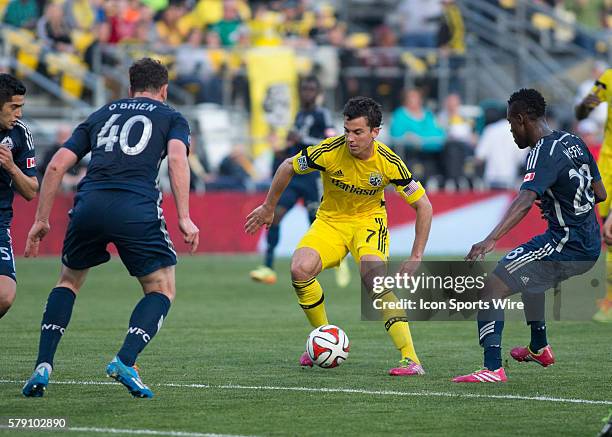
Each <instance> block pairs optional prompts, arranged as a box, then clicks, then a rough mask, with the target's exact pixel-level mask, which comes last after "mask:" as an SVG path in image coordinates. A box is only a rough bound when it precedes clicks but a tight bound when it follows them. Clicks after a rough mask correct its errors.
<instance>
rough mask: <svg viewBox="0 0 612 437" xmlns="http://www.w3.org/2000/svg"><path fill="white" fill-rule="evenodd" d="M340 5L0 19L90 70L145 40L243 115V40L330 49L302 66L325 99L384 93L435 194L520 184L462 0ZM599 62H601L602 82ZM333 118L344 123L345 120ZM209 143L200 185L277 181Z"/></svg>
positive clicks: (31, 5) (115, 7)
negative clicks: (470, 44) (473, 75)
mask: <svg viewBox="0 0 612 437" xmlns="http://www.w3.org/2000/svg"><path fill="white" fill-rule="evenodd" d="M486 1H488V2H490V3H492V4H494V5H496V6H500V7H503V8H505V9H508V10H512V9H513V8H516V7H517V3H516V1H515V0H486ZM343 3H344V2H341V1H334V0H270V1H246V0H0V17H1V19H2V21H3V22H4V23H6V24H9V25H11V26H14V27H17V28H21V29H26V30H28V31H29V32H32V34H34V35H36V38H37V40H38V41H39V42H40V44H42V46H43V48H44V50H48V51H55V52H59V53H68V54H71V55H76V56H79V57H81V58H82V60H83V61H84V63H85V64H87V65H89V66H90V67H92V66H93V64H94V63H95V56H96V53H100V50H99V49H100V48H104V50H103V51H102V53H103V55H102V58H101V60H102V62H103V63H108V64H109V65H113V62H115V61H114V60H113V58H112V56H111V55H112V53H113V50H115V51H118V52H129V50H130V49H131V48H133V47H139V48H142V47H146V48H147V50H149V51H153V52H156V53H159V54H161V55H162V56H166V58H165V59H164V61H165V62H166V63H167V64H169V65H170V66H171V79H172V81H173V84H174V85H177V86H178V87H180V88H182V89H183V90H184V91H185V92H186V93H187V94H188V95H190V96H192V97H193V100H194V102H193V103H214V104H231V105H233V106H234V107H237V106H239V107H241V108H242V109H243V110H244V111H249V110H250V104H249V83H248V79H247V77H246V74H245V72H244V69H245V62H244V56H243V54H244V49H247V48H250V47H279V46H288V47H293V48H294V49H295V50H296V52H300V51H306V52H308V51H311V52H312V50H317V49H321V48H329V49H331V51H332V53H333V55H332V56H331V57H330V56H327V57H325V56H323V57H321V58H320V59H318V60H317V59H314V60H313V58H312V56H311V57H310V58H309V59H308V62H302V63H299V65H300V66H299V71H298V72H299V73H300V74H304V75H305V74H313V73H314V74H316V75H318V76H319V77H320V78H321V82H322V83H323V84H324V88H327V89H334V90H336V91H337V92H335V93H329V94H327V95H326V98H325V99H324V100H325V101H324V102H323V104H324V105H325V106H328V107H330V108H332V109H333V108H335V109H338V108H340V107H341V106H342V104H343V102H344V101H345V100H346V99H348V98H350V97H352V96H355V95H368V96H371V97H373V98H375V99H376V100H378V101H380V102H381V103H382V105H383V108H384V110H385V112H386V114H387V115H386V116H385V120H386V122H385V126H384V129H383V136H382V138H381V140H383V141H384V142H387V143H388V144H389V145H390V146H392V147H394V148H395V150H396V151H397V152H398V153H399V154H400V155H401V156H402V157H403V158H404V159H405V160H406V162H407V163H408V165H409V167H410V168H411V170H412V171H413V172H414V173H415V176H416V177H417V178H418V179H420V180H422V181H423V182H424V183H425V185H426V186H427V187H428V189H430V190H436V189H444V190H470V189H481V188H486V189H509V188H510V189H511V188H516V187H517V184H518V182H519V175H520V172H521V167H522V165H523V161H524V152H521V151H519V150H518V149H517V147H516V146H515V145H514V142H513V139H512V136H511V134H510V130H509V125H508V123H507V121H506V120H505V102H483V103H481V105H480V106H478V107H473V106H466V105H464V104H463V102H462V97H463V91H464V88H463V84H462V81H463V77H462V76H461V69H462V67H463V66H464V54H465V53H466V50H467V48H466V42H465V29H464V25H463V17H462V14H461V10H460V7H459V5H458V4H457V3H459V1H458V2H455V1H454V0H398V2H397V3H396V4H395V5H393V7H392V8H391V9H388V10H385V7H384V5H386V4H388V2H385V3H381V4H380V11H377V10H372V12H371V16H372V17H374V16H376V17H377V18H372V17H370V19H369V18H368V17H366V18H362V19H360V20H354V21H350V22H345V21H343V20H342V19H341V18H343V17H347V13H346V11H343V13H341V8H342V7H344V6H346V5H345V4H343ZM357 3H359V2H355V4H357ZM528 4H529V6H530V7H532V8H535V9H530V10H529V11H528V12H529V17H530V20H531V21H532V22H533V23H534V26H535V25H536V24H538V26H540V27H542V28H543V29H548V30H550V31H552V32H556V30H555V29H554V26H553V27H550V26H548V27H547V25H546V23H544V22H542V21H541V20H542V17H541V16H538V13H539V12H538V9H537V7H538V6H549V7H551V8H554V11H555V14H557V15H558V16H559V17H563V19H564V20H565V19H567V20H569V21H571V20H575V21H576V22H578V23H579V24H581V25H582V26H583V27H584V28H585V29H591V30H595V31H602V30H606V29H609V28H610V26H612V19H611V17H612V0H535V1H534V2H530V3H528ZM372 5H376V3H375V2H373V3H370V5H369V7H373V6H372ZM381 11H382V12H381ZM492 19H495V17H492ZM549 19H550V17H549ZM538 20H540V21H538ZM548 24H550V23H548ZM538 26H536V27H538ZM551 29H552V30H551ZM548 30H547V31H548ZM558 33H559V35H563V32H558ZM555 35H557V33H555ZM570 37H571V38H575V40H576V41H575V42H576V43H579V44H582V45H583V46H584V47H590V46H591V45H593V44H594V42H593V41H591V40H589V39H588V36H584V35H582V34H579V33H575V34H573V35H570ZM124 49H125V50H124ZM141 53H142V52H139V51H137V52H136V53H135V55H140V54H141ZM442 60H444V62H446V63H447V64H446V65H447V66H448V67H449V68H450V75H451V76H450V82H449V83H450V86H449V89H448V91H449V94H448V95H438V86H437V81H438V80H439V77H437V76H435V75H433V76H432V75H431V74H429V73H430V72H431V71H432V70H435V68H436V67H437V66H438V65H439V63H440V62H441V61H442ZM328 61H329V62H328ZM332 61H333V62H332ZM334 65H335V66H334ZM598 67H599V70H601V68H605V66H602V65H599V66H598ZM599 70H598V71H599ZM598 71H595V70H594V72H593V75H594V77H597V75H598V74H600V73H598ZM408 73H410V74H408ZM415 75H416V76H415ZM415 77H416V79H415ZM408 78H410V79H409V80H408ZM592 81H593V79H589V81H587V82H585V84H584V86H583V87H581V90H580V91H579V94H580V93H582V94H585V93H586V92H588V89H589V87H590V84H592ZM228 84H229V87H228ZM174 88H176V87H171V90H172V89H174ZM228 88H229V95H230V99H229V101H228V99H227V89H228ZM332 96H333V97H332ZM114 97H119V96H114ZM577 98H579V97H578V96H577ZM334 99H335V100H334ZM601 111H604V112H605V109H602V110H601ZM601 111H596V112H594V114H593V115H592V116H591V117H589V119H587V120H585V121H583V122H582V123H581V124H580V125H578V126H577V127H576V129H577V131H578V132H579V133H580V134H581V135H583V136H585V139H587V141H588V142H589V143H590V144H591V145H596V144H598V141H600V137H601V132H602V131H603V129H602V122H601V120H600V119H601V117H602V116H601V114H603V113H604V112H601ZM597 114H599V118H597V117H598V115H597ZM336 121H337V124H338V128H339V131H341V127H342V120H341V119H339V118H338V119H337V120H336ZM562 127H567V126H562ZM570 127H571V128H574V127H575V126H570ZM68 134H69V127H67V126H60V127H59V128H58V131H57V138H56V140H55V144H54V145H53V146H52V147H49V148H48V150H47V153H46V157H45V158H44V159H43V160H42V162H43V165H42V166H41V171H44V168H45V162H48V159H49V157H50V156H51V155H52V152H53V151H54V150H57V147H59V145H60V144H62V142H63V141H64V140H65V137H66V136H67V135H68ZM206 147H210V145H206V144H204V138H200V139H198V137H197V133H196V135H194V148H193V149H194V150H196V151H197V153H194V154H192V155H191V156H190V164H191V168H192V176H193V178H192V180H193V182H192V188H193V189H194V190H196V191H201V190H228V189H236V190H258V189H265V187H266V184H267V183H269V179H270V176H271V175H269V174H265V172H264V173H262V172H261V171H260V169H259V168H258V166H257V165H256V164H255V163H254V161H253V159H252V156H251V150H250V147H249V145H248V144H247V145H243V144H240V143H239V144H235V145H234V146H233V147H231V151H230V152H229V153H228V154H227V156H225V157H224V158H223V159H221V160H220V161H219V162H217V163H216V164H215V166H214V167H213V166H211V165H209V159H208V158H207V152H206ZM85 167H86V162H85V163H84V164H82V165H79V166H78V167H77V168H75V169H73V170H72V171H71V172H70V174H69V175H67V176H66V180H65V181H64V184H63V186H64V188H65V189H66V190H68V191H70V190H73V189H74V188H75V186H76V184H77V183H78V181H79V180H80V178H81V177H82V176H83V174H84V172H85ZM161 182H162V186H163V184H164V181H163V180H162V181H161Z"/></svg>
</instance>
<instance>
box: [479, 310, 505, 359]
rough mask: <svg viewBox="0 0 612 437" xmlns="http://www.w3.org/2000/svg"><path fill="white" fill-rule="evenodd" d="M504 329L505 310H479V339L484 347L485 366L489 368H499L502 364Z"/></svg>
mask: <svg viewBox="0 0 612 437" xmlns="http://www.w3.org/2000/svg"><path fill="white" fill-rule="evenodd" d="M503 330H504V311H503V310H495V309H490V310H483V311H479V312H478V341H479V343H480V345H481V346H482V347H483V348H484V366H485V367H486V368H487V369H489V370H497V369H499V368H500V367H501V366H502V359H501V344H502V331H503Z"/></svg>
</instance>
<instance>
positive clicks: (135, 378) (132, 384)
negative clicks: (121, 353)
mask: <svg viewBox="0 0 612 437" xmlns="http://www.w3.org/2000/svg"><path fill="white" fill-rule="evenodd" d="M106 374H107V375H108V376H109V377H111V378H113V379H115V380H116V381H118V382H120V383H121V384H123V385H124V386H125V387H126V388H127V389H128V391H129V392H130V394H131V395H132V396H134V397H135V398H152V397H153V392H152V391H151V390H150V389H149V387H147V386H146V385H144V384H143V382H142V380H141V379H140V375H138V370H137V368H136V366H134V367H128V366H126V365H125V364H123V363H122V362H121V360H120V359H119V357H115V358H113V361H111V362H110V363H109V364H108V366H106Z"/></svg>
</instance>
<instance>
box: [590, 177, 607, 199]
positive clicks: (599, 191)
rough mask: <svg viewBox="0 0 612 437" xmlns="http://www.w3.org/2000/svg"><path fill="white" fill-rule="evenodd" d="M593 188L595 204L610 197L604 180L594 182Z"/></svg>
mask: <svg viewBox="0 0 612 437" xmlns="http://www.w3.org/2000/svg"><path fill="white" fill-rule="evenodd" d="M591 186H592V187H593V193H594V194H595V203H599V202H603V201H604V200H606V198H607V197H608V193H607V192H606V187H605V186H604V184H603V182H602V180H601V179H600V180H598V181H594V182H593V183H592V184H591Z"/></svg>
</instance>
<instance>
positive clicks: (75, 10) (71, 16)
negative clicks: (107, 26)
mask: <svg viewBox="0 0 612 437" xmlns="http://www.w3.org/2000/svg"><path fill="white" fill-rule="evenodd" d="M63 13H64V19H65V20H66V23H67V24H68V26H69V27H70V28H71V29H74V30H80V31H83V32H91V31H92V30H93V29H94V24H95V20H96V11H95V7H94V5H93V2H92V1H90V0H65V1H64V3H63Z"/></svg>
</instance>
